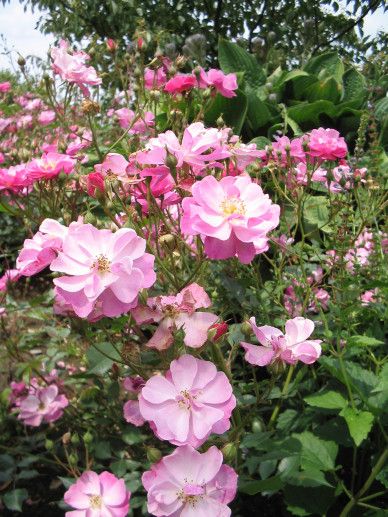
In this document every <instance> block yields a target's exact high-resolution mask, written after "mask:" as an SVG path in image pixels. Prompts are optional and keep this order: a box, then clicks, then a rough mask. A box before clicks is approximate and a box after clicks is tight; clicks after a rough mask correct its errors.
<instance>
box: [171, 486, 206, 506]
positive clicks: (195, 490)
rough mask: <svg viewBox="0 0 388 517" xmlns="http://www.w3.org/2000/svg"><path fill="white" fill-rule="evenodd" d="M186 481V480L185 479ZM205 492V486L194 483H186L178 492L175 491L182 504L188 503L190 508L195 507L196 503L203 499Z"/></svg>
mask: <svg viewBox="0 0 388 517" xmlns="http://www.w3.org/2000/svg"><path fill="white" fill-rule="evenodd" d="M185 481H186V480H185ZM204 494H205V488H204V487H203V486H201V485H194V484H192V483H187V484H186V485H185V486H184V487H183V488H182V489H181V490H179V492H177V496H178V498H179V499H180V500H181V501H182V503H183V504H189V505H190V506H191V507H192V508H195V506H196V504H197V503H198V502H199V501H200V500H201V499H203V496H204Z"/></svg>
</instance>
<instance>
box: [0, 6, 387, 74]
mask: <svg viewBox="0 0 388 517" xmlns="http://www.w3.org/2000/svg"><path fill="white" fill-rule="evenodd" d="M38 19H39V13H38V12H35V13H34V14H32V13H31V11H30V10H28V11H27V12H26V13H25V12H24V11H23V7H22V6H21V5H20V4H19V2H18V1H17V0H11V1H10V4H7V5H6V6H5V7H4V6H3V5H0V34H3V35H4V36H5V38H6V40H7V44H8V47H9V48H10V49H12V50H14V51H16V50H17V51H19V52H20V53H21V54H22V55H24V56H25V55H30V54H33V55H36V56H39V57H45V56H46V54H47V50H48V48H49V46H50V44H51V43H52V42H53V38H52V36H45V35H43V34H41V33H40V32H39V31H38V30H37V29H36V25H37V22H38ZM387 26H388V13H385V14H384V13H383V11H382V9H378V10H377V11H376V12H375V13H374V14H373V15H372V16H367V17H366V19H365V33H366V34H371V35H374V34H376V33H377V32H378V31H379V30H384V28H385V29H386V27H387ZM0 52H2V50H0ZM13 58H14V60H15V61H16V59H17V53H16V52H13ZM9 67H10V65H9V61H8V58H7V57H6V56H4V55H0V69H1V68H9Z"/></svg>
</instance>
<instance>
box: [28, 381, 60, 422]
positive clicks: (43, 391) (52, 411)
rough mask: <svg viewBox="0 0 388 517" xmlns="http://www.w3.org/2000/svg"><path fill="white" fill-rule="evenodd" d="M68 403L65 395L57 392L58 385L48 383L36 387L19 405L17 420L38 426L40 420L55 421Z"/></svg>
mask: <svg viewBox="0 0 388 517" xmlns="http://www.w3.org/2000/svg"><path fill="white" fill-rule="evenodd" d="M68 405H69V401H68V400H67V398H66V396H65V395H60V394H59V393H58V386H56V385H55V384H50V386H47V387H45V388H40V387H39V388H36V389H35V390H34V393H30V394H29V395H28V396H27V397H26V398H24V399H23V400H22V401H21V402H20V405H19V409H20V412H19V415H18V418H19V420H22V421H23V423H24V424H25V425H30V426H33V427H38V426H39V425H40V424H41V423H42V422H55V420H58V419H59V418H60V417H61V416H62V414H63V410H64V408H65V407H67V406H68Z"/></svg>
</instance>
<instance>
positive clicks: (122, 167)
mask: <svg viewBox="0 0 388 517" xmlns="http://www.w3.org/2000/svg"><path fill="white" fill-rule="evenodd" d="M128 166H129V162H128V161H127V160H126V159H125V158H124V156H122V155H121V154H118V153H108V154H107V155H106V157H105V159H104V161H103V162H102V163H97V164H96V165H95V166H94V170H95V171H96V172H99V173H100V174H102V175H103V176H106V175H109V174H113V175H114V176H117V178H118V179H120V180H122V181H125V180H127V179H128V174H127V168H128Z"/></svg>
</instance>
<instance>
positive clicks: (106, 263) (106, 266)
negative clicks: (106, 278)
mask: <svg viewBox="0 0 388 517" xmlns="http://www.w3.org/2000/svg"><path fill="white" fill-rule="evenodd" d="M92 269H97V271H98V272H99V273H109V272H110V260H109V259H108V258H107V257H106V256H105V255H98V257H96V260H95V261H94V262H93V264H92Z"/></svg>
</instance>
